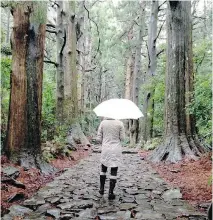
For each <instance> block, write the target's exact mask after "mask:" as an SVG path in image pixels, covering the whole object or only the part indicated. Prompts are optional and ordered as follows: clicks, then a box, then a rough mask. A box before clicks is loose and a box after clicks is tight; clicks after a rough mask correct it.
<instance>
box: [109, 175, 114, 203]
mask: <svg viewBox="0 0 213 220" xmlns="http://www.w3.org/2000/svg"><path fill="white" fill-rule="evenodd" d="M115 184H116V180H115V179H110V182H109V197H108V199H109V200H113V199H115V194H114V193H113V190H114V188H115Z"/></svg>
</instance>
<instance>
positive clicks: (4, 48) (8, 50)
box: [1, 43, 12, 56]
mask: <svg viewBox="0 0 213 220" xmlns="http://www.w3.org/2000/svg"><path fill="white" fill-rule="evenodd" d="M1 53H2V54H4V55H6V56H9V55H12V51H11V46H10V44H6V43H4V44H1Z"/></svg>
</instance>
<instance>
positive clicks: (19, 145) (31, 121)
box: [6, 2, 47, 172]
mask: <svg viewBox="0 0 213 220" xmlns="http://www.w3.org/2000/svg"><path fill="white" fill-rule="evenodd" d="M46 9H47V8H46V3H45V2H43V3H41V2H40V3H39V4H38V3H35V2H22V3H19V2H18V3H17V4H16V5H15V6H14V7H13V8H12V13H13V17H14V27H13V34H12V60H13V63H12V73H11V94H10V107H9V120H8V131H7V139H6V152H7V154H8V156H9V158H10V159H11V160H13V161H15V162H19V163H20V165H21V166H24V167H39V168H41V169H43V168H44V166H45V164H44V163H43V162H42V158H41V143H40V142H41V139H40V137H41V106H42V78H43V57H44V42H45V30H46V25H45V24H46ZM46 168H47V167H46ZM42 171H43V172H46V171H47V170H46V171H45V170H42Z"/></svg>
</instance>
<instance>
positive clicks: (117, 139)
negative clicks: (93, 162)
mask: <svg viewBox="0 0 213 220" xmlns="http://www.w3.org/2000/svg"><path fill="white" fill-rule="evenodd" d="M124 138H125V130H124V125H123V122H121V121H119V120H114V119H109V118H108V119H106V120H103V121H102V122H101V124H100V126H99V128H98V135H97V141H99V142H100V143H101V144H102V151H101V160H100V162H101V172H100V190H99V193H100V194H101V195H103V194H104V185H105V181H106V172H107V168H108V167H109V168H111V175H110V185H109V196H108V198H109V199H110V200H112V199H115V195H114V193H113V190H114V188H115V185H116V180H117V172H118V166H119V165H120V164H121V163H122V144H121V142H122V141H123V140H124Z"/></svg>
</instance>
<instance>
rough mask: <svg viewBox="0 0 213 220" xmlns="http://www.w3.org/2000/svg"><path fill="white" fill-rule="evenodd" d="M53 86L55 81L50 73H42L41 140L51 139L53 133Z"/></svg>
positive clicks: (54, 122)
mask: <svg viewBox="0 0 213 220" xmlns="http://www.w3.org/2000/svg"><path fill="white" fill-rule="evenodd" d="M50 73H51V72H50ZM55 86H56V85H55V82H54V80H53V79H52V78H51V77H50V75H48V74H44V80H43V97H42V141H47V140H52V139H53V138H54V135H55V124H56V117H55V111H56V107H55V106H56V98H55V92H56V89H55Z"/></svg>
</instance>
